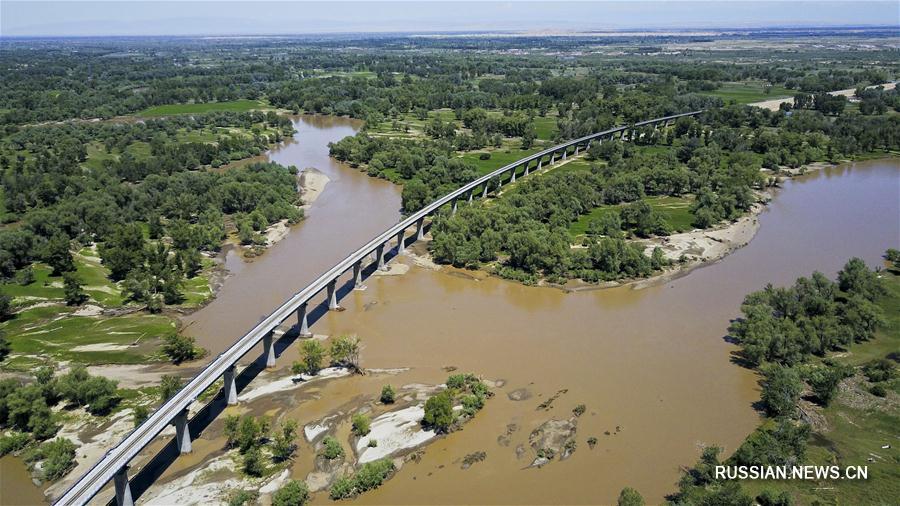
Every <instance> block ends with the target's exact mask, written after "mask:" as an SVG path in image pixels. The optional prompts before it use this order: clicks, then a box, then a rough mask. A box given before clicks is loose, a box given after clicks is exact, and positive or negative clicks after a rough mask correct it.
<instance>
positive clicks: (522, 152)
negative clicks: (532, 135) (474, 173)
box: [462, 141, 544, 176]
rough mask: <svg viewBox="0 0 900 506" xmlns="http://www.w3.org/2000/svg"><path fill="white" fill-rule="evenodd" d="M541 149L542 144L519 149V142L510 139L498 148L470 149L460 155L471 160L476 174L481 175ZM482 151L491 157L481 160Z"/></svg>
mask: <svg viewBox="0 0 900 506" xmlns="http://www.w3.org/2000/svg"><path fill="white" fill-rule="evenodd" d="M542 149H544V147H543V146H535V147H532V148H531V149H521V148H519V142H517V141H511V142H509V143H507V144H506V145H505V146H504V147H502V148H500V149H492V150H482V151H472V152H469V153H466V154H464V155H462V158H463V159H464V160H466V161H468V162H472V163H473V164H474V165H475V166H476V167H477V170H478V175H479V176H483V175H485V174H488V173H490V172H493V171H495V170H497V169H499V168H500V167H503V166H504V165H508V164H510V163H512V162H515V161H516V160H520V159H522V158H525V157H526V156H528V155H531V154H534V153H537V152H538V151H540V150H542ZM484 152H488V153H490V154H491V157H490V158H489V159H487V160H482V159H481V158H480V157H481V153H484Z"/></svg>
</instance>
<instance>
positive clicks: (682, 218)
mask: <svg viewBox="0 0 900 506" xmlns="http://www.w3.org/2000/svg"><path fill="white" fill-rule="evenodd" d="M566 166H568V165H566ZM562 168H565V167H561V168H560V169H562ZM644 201H646V202H647V203H648V204H650V206H651V207H653V209H655V210H656V211H658V212H659V213H661V214H662V215H663V217H664V218H665V220H666V223H668V224H669V228H670V229H671V230H672V232H673V233H675V232H685V231H688V230H693V228H694V227H693V225H691V223H692V222H693V221H694V215H693V213H691V210H690V208H691V203H692V202H693V199H691V198H688V197H669V196H657V197H645V198H644ZM618 207H620V206H600V207H595V208H594V209H592V210H591V212H590V213H588V214H584V215H581V216H580V217H579V218H578V220H577V221H575V222H574V223H572V224H571V225H569V233H570V234H572V236H573V237H577V236H579V235H584V234H586V233H587V229H588V224H590V222H591V221H593V220H595V219H598V218H600V216H602V215H604V214H608V213H611V212H613V211H615V210H616V209H617V208H618Z"/></svg>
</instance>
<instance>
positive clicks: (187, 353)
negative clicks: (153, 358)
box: [162, 334, 200, 364]
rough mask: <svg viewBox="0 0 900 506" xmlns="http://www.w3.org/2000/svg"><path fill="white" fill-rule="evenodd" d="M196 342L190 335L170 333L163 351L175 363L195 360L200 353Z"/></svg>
mask: <svg viewBox="0 0 900 506" xmlns="http://www.w3.org/2000/svg"><path fill="white" fill-rule="evenodd" d="M194 342H195V340H194V338H193V337H190V336H184V335H181V334H173V335H170V336H168V337H166V342H165V343H163V347H162V348H163V353H165V354H166V356H168V357H169V359H170V360H171V361H172V362H173V363H175V364H180V363H182V362H185V361H189V360H194V359H195V358H197V357H198V356H199V355H200V353H199V352H198V350H197V347H196V346H194Z"/></svg>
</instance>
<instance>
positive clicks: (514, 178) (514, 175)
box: [509, 167, 518, 183]
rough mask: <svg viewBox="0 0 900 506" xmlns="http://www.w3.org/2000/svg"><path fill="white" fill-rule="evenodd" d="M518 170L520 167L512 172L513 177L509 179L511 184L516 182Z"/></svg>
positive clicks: (514, 168)
mask: <svg viewBox="0 0 900 506" xmlns="http://www.w3.org/2000/svg"><path fill="white" fill-rule="evenodd" d="M516 170H518V167H513V169H512V170H511V171H510V172H512V176H510V177H509V182H510V183H515V182H516Z"/></svg>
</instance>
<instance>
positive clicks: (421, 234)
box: [416, 193, 472, 241]
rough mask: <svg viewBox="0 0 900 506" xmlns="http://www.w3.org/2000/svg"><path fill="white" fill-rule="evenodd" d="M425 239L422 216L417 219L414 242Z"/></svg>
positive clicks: (470, 195) (423, 218)
mask: <svg viewBox="0 0 900 506" xmlns="http://www.w3.org/2000/svg"><path fill="white" fill-rule="evenodd" d="M471 197H472V194H471V193H470V194H469V199H470V200H471ZM424 238H425V217H424V216H422V217H421V218H419V221H417V222H416V240H417V241H421V240H422V239H424Z"/></svg>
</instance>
